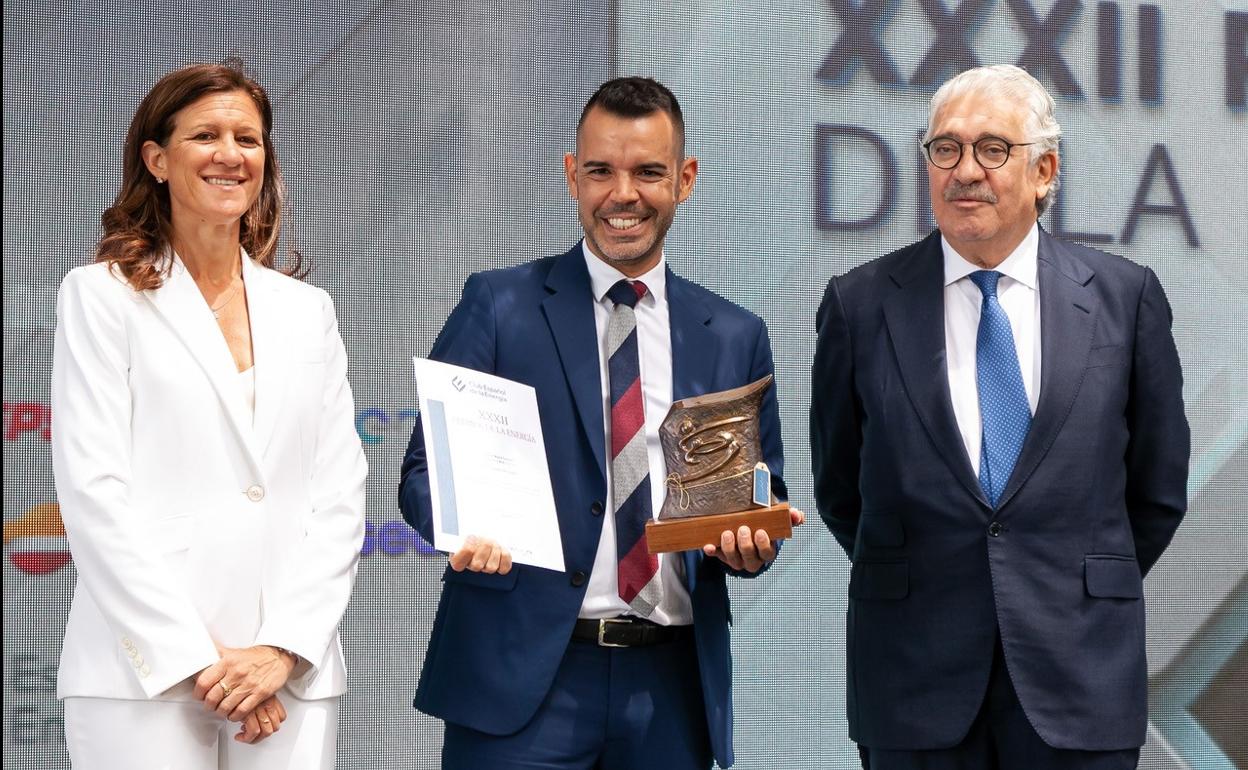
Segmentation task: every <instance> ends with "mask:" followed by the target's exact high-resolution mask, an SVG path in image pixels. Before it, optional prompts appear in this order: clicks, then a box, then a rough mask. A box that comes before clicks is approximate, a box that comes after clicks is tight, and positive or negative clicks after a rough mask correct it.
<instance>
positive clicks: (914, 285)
mask: <svg viewBox="0 0 1248 770" xmlns="http://www.w3.org/2000/svg"><path fill="white" fill-rule="evenodd" d="M890 277H891V278H892V281H893V283H894V284H896V286H897V289H896V291H893V292H892V293H891V294H889V295H888V296H887V297H886V298H885V299H884V320H885V323H886V324H887V326H888V334H889V339H890V340H891V341H892V344H893V351H894V353H895V355H896V356H897V365H898V368H900V370H901V378H902V381H903V382H904V383H905V386H906V393H908V394H909V396H910V401H911V403H912V404H913V405H914V408H915V410H916V411H917V412H918V414H919V419H920V420H921V421H922V423H923V427H924V428H925V429H926V430H927V433H928V435H929V436H930V437H931V439H932V442H933V443H934V444H935V445H936V449H937V452H939V454H940V456H941V457H942V458H944V461H945V462H946V463H948V465H949V467H950V469H951V470H952V471H953V475H954V476H956V477H957V479H958V481H959V482H961V483H962V485H963V486H964V487H966V489H967V491H969V492H970V493H971V494H972V495H974V496H975V497H976V498H977V499H978V500H980V501H981V502H983V503H984V505H987V504H988V503H987V500H986V499H985V497H984V491H983V489H981V488H980V486H979V478H978V476H977V475H976V473H975V470H974V469H973V468H972V467H971V462H970V459H969V458H968V457H967V454H966V445H965V444H964V443H963V442H962V435H961V433H959V431H958V423H957V418H955V417H954V415H953V402H952V401H951V399H950V397H949V373H948V369H947V364H946V361H945V294H944V261H943V257H942V253H941V247H940V234H939V233H938V232H937V233H933V234H932V235H931V236H929V237H928V239H927V242H926V243H925V244H923V245H922V246H921V247H920V248H919V249H917V250H916V251H915V253H914V254H913V255H912V256H911V257H910V259H909V261H907V262H905V263H903V264H901V265H899V266H898V267H897V268H896V269H895V270H894V271H893V272H892V274H891V275H890Z"/></svg>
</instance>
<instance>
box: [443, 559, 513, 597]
mask: <svg viewBox="0 0 1248 770" xmlns="http://www.w3.org/2000/svg"><path fill="white" fill-rule="evenodd" d="M519 572H520V569H519V567H518V566H516V565H514V564H513V565H512V567H511V572H508V573H507V574H506V575H500V574H498V573H497V572H496V573H494V574H489V573H485V572H473V571H472V570H467V569H466V570H464V571H463V572H456V571H455V570H453V569H451V568H450V567H447V568H446V572H444V573H442V582H444V583H461V584H463V585H469V586H476V587H477V588H492V589H494V590H495V591H510V590H511V589H513V588H515V587H516V575H517V574H518V573H519Z"/></svg>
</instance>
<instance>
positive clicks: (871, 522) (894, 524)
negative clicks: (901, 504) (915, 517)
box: [858, 513, 906, 548]
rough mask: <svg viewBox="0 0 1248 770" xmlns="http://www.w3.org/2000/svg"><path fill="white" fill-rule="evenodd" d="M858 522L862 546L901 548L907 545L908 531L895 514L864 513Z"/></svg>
mask: <svg viewBox="0 0 1248 770" xmlns="http://www.w3.org/2000/svg"><path fill="white" fill-rule="evenodd" d="M858 521H859V524H858V528H859V534H860V536H861V537H862V544H863V545H864V546H866V547H867V548H900V547H902V546H903V545H905V544H906V531H905V529H903V528H902V526H901V517H900V516H898V515H897V514H895V513H863V515H862V518H861V519H859V520H858Z"/></svg>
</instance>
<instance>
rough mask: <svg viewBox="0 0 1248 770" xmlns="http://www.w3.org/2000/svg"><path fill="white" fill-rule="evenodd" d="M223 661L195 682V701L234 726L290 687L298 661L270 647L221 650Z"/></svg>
mask: <svg viewBox="0 0 1248 770" xmlns="http://www.w3.org/2000/svg"><path fill="white" fill-rule="evenodd" d="M218 651H219V652H220V653H221V659H220V660H218V661H217V662H216V663H214V664H212V665H211V666H209V667H208V668H206V669H204V670H203V671H202V672H200V674H199V676H198V677H196V678H195V697H196V698H198V699H199V700H202V701H203V702H204V705H205V706H206V707H207V708H208V710H209V711H215V712H217V713H218V714H220V715H221V716H223V717H225V718H227V719H229V720H230V721H231V722H241V721H243V719H245V718H246V717H247V715H249V714H251V713H252V712H253V711H255V710H256V709H257V708H259V707H260V704H261V703H264V702H265V701H267V700H268V699H269V697H270V696H272V695H273V694H274V693H275V692H277V691H278V690H280V689H281V688H282V685H284V684H286V680H287V679H288V678H289V677H290V672H291V671H292V670H293V669H294V667H295V662H296V659H295V658H294V656H292V655H290V654H289V653H287V652H284V651H281V650H278V649H277V648H276V647H270V646H268V645H264V644H261V645H256V646H255V647H242V648H231V647H218Z"/></svg>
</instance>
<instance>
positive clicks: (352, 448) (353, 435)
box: [256, 294, 368, 685]
mask: <svg viewBox="0 0 1248 770" xmlns="http://www.w3.org/2000/svg"><path fill="white" fill-rule="evenodd" d="M322 302H323V304H322V320H323V323H324V330H323V335H324V337H323V344H324V349H325V360H326V370H325V390H324V394H323V397H322V401H321V406H322V419H321V423H320V426H319V429H318V431H317V437H316V447H315V452H314V455H313V461H312V472H311V476H310V479H309V485H310V488H309V498H310V500H311V503H312V505H311V510H310V511H309V512H308V513H307V514H306V515H305V516H304V517H303V526H304V533H305V536H304V539H303V542H302V543H301V544H300V548H299V550H298V551H297V552H296V555H295V558H294V559H293V560H292V561H291V562H290V563H288V564H285V565H283V573H282V579H281V580H280V581H276V588H275V590H274V591H272V592H270V595H266V596H265V602H264V624H263V625H262V626H261V628H260V632H259V633H258V634H257V635H256V644H271V645H274V646H277V647H285V648H286V649H289V650H291V651H292V652H294V653H296V654H298V655H299V657H301V658H302V659H303V660H304V661H305V662H306V663H305V664H303V665H304V666H307V664H311V665H310V666H307V667H306V668H297V669H296V671H295V673H296V676H297V678H298V679H301V680H302V679H307V678H309V677H310V675H311V674H312V673H314V672H315V670H316V669H315V667H316V666H317V665H318V664H320V663H321V661H322V660H324V658H325V651H326V649H327V648H328V647H329V645H330V643H331V642H332V640H333V638H334V633H335V631H336V630H337V628H338V623H339V621H340V620H341V619H342V615H343V613H344V612H345V611H346V609H347V602H348V600H349V599H350V598H351V589H352V586H353V585H354V584H355V571H356V567H357V566H358V562H359V557H360V546H361V544H362V543H363V540H364V499H365V494H364V481H365V478H366V477H367V475H368V462H367V461H366V460H365V458H364V450H363V448H362V447H361V445H360V437H359V434H358V433H357V432H356V430H355V401H354V399H353V397H352V394H351V384H350V383H349V382H348V380H347V351H346V348H345V346H344V345H343V342H342V336H341V335H340V334H339V332H338V319H337V315H336V314H335V312H334V305H333V300H331V299H330V298H329V295H327V294H326V295H323V299H322ZM295 684H296V685H297V682H296V683H295Z"/></svg>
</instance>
